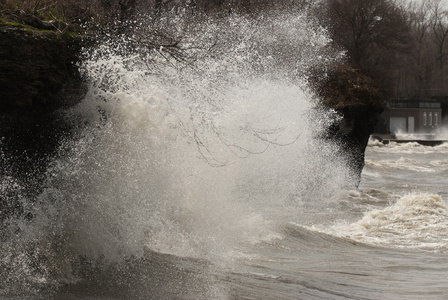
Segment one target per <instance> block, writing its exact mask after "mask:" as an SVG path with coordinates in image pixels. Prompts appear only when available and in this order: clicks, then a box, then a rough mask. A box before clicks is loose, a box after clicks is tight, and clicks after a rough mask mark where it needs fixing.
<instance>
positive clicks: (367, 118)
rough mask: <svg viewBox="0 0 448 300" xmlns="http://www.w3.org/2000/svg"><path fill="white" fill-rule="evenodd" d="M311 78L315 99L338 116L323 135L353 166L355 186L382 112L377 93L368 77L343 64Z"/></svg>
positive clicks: (373, 82) (359, 177)
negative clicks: (335, 144)
mask: <svg viewBox="0 0 448 300" xmlns="http://www.w3.org/2000/svg"><path fill="white" fill-rule="evenodd" d="M311 80H312V83H311V86H312V87H313V88H314V90H315V92H316V94H317V95H318V96H319V102H320V103H322V105H323V106H324V107H327V108H330V109H333V110H335V111H336V112H337V113H338V114H339V115H340V116H341V118H339V119H337V120H335V122H334V123H333V124H332V126H330V127H329V128H328V130H327V132H326V133H325V138H327V139H331V140H333V141H335V142H336V143H337V144H339V145H340V152H341V153H340V155H342V156H343V157H345V158H346V160H347V164H348V165H349V166H350V167H351V169H352V170H353V174H354V176H355V177H356V180H357V182H356V187H357V186H358V185H359V182H360V180H361V172H362V170H363V168H364V155H365V150H366V147H367V144H368V142H369V138H370V135H371V134H372V133H373V131H374V129H375V126H376V124H377V123H378V119H379V116H380V114H381V113H382V112H383V104H382V101H381V93H380V91H379V89H378V88H377V85H376V83H375V81H374V80H373V79H372V78H370V77H368V76H366V75H365V74H363V73H362V72H361V71H360V70H358V69H356V68H353V67H350V66H348V65H345V64H340V65H337V66H334V67H333V68H332V69H331V70H329V71H328V72H327V73H326V74H325V76H316V77H314V78H311Z"/></svg>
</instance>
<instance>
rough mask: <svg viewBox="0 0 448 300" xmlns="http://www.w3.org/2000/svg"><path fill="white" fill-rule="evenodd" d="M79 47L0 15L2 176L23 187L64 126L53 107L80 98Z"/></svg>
mask: <svg viewBox="0 0 448 300" xmlns="http://www.w3.org/2000/svg"><path fill="white" fill-rule="evenodd" d="M81 47H82V39H81V38H80V37H79V36H78V35H76V34H73V33H68V32H61V31H58V30H46V29H41V28H35V27H31V26H29V25H23V24H18V23H8V22H5V21H3V20H1V19H0V178H2V180H6V179H5V178H8V176H13V177H15V178H18V179H19V180H20V181H22V182H21V183H19V185H22V186H28V185H29V184H28V183H30V182H38V181H39V180H38V178H39V176H43V175H42V174H43V173H44V171H45V168H46V166H47V162H48V161H49V159H50V157H51V156H52V155H53V154H54V152H55V151H56V149H57V145H58V143H59V140H60V139H59V137H60V136H62V135H64V134H65V132H66V131H67V128H68V127H67V126H66V124H64V121H63V120H62V119H60V118H59V117H58V114H57V110H58V109H60V108H63V107H68V106H70V105H73V104H74V103H76V102H77V101H79V100H80V99H81V98H82V93H83V88H82V78H81V75H80V73H79V72H78V69H77V68H76V61H77V57H78V54H79V51H80V48H81ZM0 183H2V182H0ZM30 186H32V184H31V185H30ZM30 193H32V191H31V189H30ZM0 196H1V197H0V220H1V211H5V210H4V209H1V208H2V207H3V208H4V207H5V206H10V205H12V204H11V203H2V201H4V198H5V197H3V196H4V195H0ZM2 199H3V200H2ZM7 210H11V208H10V209H7Z"/></svg>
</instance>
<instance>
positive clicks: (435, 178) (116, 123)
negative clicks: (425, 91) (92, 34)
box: [0, 13, 448, 299]
mask: <svg viewBox="0 0 448 300" xmlns="http://www.w3.org/2000/svg"><path fill="white" fill-rule="evenodd" d="M178 21H179V20H177V21H176V22H175V24H176V26H177V27H176V28H175V29H176V30H178V31H179V32H183V33H185V32H187V33H188V35H185V36H183V44H182V45H181V46H182V47H184V49H185V51H186V52H185V53H186V54H185V56H183V57H182V60H180V61H179V57H176V56H170V53H169V50H166V49H165V50H164V49H162V48H159V49H153V50H148V49H145V48H144V47H143V46H142V47H143V49H137V50H138V51H134V50H136V47H135V44H133V43H135V40H138V38H140V39H141V40H139V42H138V44H137V45H143V44H144V42H145V40H144V37H145V35H144V33H145V32H146V31H145V30H148V29H145V28H146V27H145V24H143V25H141V26H140V27H137V28H135V31H134V33H133V38H132V39H131V40H129V39H127V37H123V36H120V37H114V38H111V39H109V40H105V41H104V43H103V44H102V45H101V46H98V47H96V48H94V49H86V52H85V55H84V56H85V59H84V60H83V63H82V64H81V68H82V70H83V71H84V73H85V76H86V78H87V79H88V83H89V87H88V92H87V95H86V97H85V98H84V99H83V101H81V103H79V104H78V105H76V106H75V107H72V108H70V109H67V110H64V111H61V114H62V115H63V116H64V118H65V119H66V120H68V121H69V122H70V124H71V125H72V132H71V134H70V136H69V137H67V138H66V139H64V140H62V141H61V143H60V147H59V148H60V149H59V151H58V153H57V155H55V157H54V158H53V159H52V160H51V163H50V164H49V165H48V167H47V171H46V173H45V176H44V178H45V180H44V181H43V182H41V183H40V185H41V187H40V189H39V190H38V191H36V193H35V195H30V194H29V192H27V193H25V192H23V191H25V190H26V186H24V183H23V182H22V181H21V180H20V179H19V178H17V177H16V176H15V175H14V174H6V176H4V178H2V179H1V185H0V188H1V189H0V193H1V196H2V197H5V198H6V199H10V200H11V201H13V200H14V201H16V200H18V201H19V202H20V203H21V205H22V207H23V211H24V213H23V214H22V215H18V216H10V217H9V218H8V219H7V220H5V222H4V224H3V227H2V231H1V244H0V298H1V299H446V298H447V297H448V279H447V278H446V275H447V274H448V260H447V246H448V229H447V228H448V226H447V225H448V211H447V203H446V199H447V197H448V188H447V185H446V175H448V160H447V154H448V145H447V144H443V145H440V146H437V147H424V146H421V145H418V144H413V143H409V144H394V143H391V144H390V145H382V144H381V143H378V142H375V141H371V143H370V144H369V146H368V148H367V152H366V166H365V168H364V171H363V174H362V180H361V185H360V186H359V188H358V189H355V188H354V184H355V182H356V178H353V176H352V173H351V169H350V167H349V166H346V164H345V160H344V158H343V157H338V156H337V154H336V153H339V152H338V151H336V150H337V147H338V145H335V144H332V143H331V142H329V141H327V140H322V139H320V138H319V136H321V135H320V134H319V133H321V132H322V131H323V130H325V128H326V127H327V126H328V125H329V124H330V123H331V122H332V120H333V119H334V118H335V117H336V116H334V114H332V113H331V112H323V111H322V110H320V109H318V108H317V107H316V104H315V98H314V96H313V94H312V93H311V92H310V91H309V90H308V88H307V85H306V75H307V74H306V70H307V69H309V68H310V67H315V66H320V67H322V66H325V65H326V64H328V63H331V62H332V61H335V60H337V59H339V58H340V56H341V55H342V54H340V53H337V52H334V51H330V50H329V48H328V43H329V40H328V38H327V37H326V33H325V30H324V29H322V28H320V27H319V26H317V25H316V24H315V23H314V22H313V21H312V20H310V19H309V18H308V17H306V16H305V15H303V14H300V13H298V14H293V13H291V14H288V15H284V14H280V15H271V16H270V18H269V19H260V20H257V21H254V20H247V19H244V18H241V17H232V18H229V19H227V20H221V21H220V22H217V21H216V20H203V21H202V22H203V24H202V25H201V26H195V27H194V28H188V24H182V22H178ZM196 25H197V24H196ZM184 27H187V28H186V29H185V28H184ZM272 36H275V37H276V39H270V38H269V37H272ZM130 45H132V46H133V50H132V51H131V49H129V48H128V47H129V46H130ZM193 46H194V47H193ZM137 48H138V47H137ZM8 197H10V198H8ZM29 215H32V218H29V217H24V216H29Z"/></svg>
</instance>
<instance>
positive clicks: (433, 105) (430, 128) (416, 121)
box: [375, 99, 442, 135]
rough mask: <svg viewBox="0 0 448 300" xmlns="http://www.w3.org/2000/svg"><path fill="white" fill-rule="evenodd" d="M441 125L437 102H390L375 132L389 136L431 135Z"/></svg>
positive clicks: (439, 108) (439, 106) (439, 105)
mask: <svg viewBox="0 0 448 300" xmlns="http://www.w3.org/2000/svg"><path fill="white" fill-rule="evenodd" d="M441 125H442V108H441V103H440V102H439V101H437V100H432V99H428V100H390V101H387V102H386V105H385V109H384V112H383V113H382V114H381V116H380V120H379V124H378V126H377V130H375V131H376V132H378V133H383V134H391V135H394V134H396V133H407V134H431V133H435V131H436V130H437V129H438V128H440V127H441Z"/></svg>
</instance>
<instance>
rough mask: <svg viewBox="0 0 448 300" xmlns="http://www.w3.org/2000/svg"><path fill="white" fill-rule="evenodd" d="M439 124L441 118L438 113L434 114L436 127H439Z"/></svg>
mask: <svg viewBox="0 0 448 300" xmlns="http://www.w3.org/2000/svg"><path fill="white" fill-rule="evenodd" d="M438 123H439V116H438V115H437V113H436V112H435V113H434V126H437V124H438Z"/></svg>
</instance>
